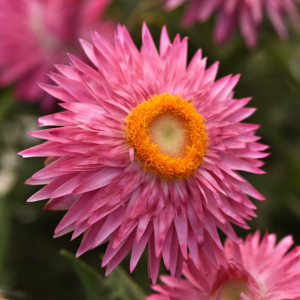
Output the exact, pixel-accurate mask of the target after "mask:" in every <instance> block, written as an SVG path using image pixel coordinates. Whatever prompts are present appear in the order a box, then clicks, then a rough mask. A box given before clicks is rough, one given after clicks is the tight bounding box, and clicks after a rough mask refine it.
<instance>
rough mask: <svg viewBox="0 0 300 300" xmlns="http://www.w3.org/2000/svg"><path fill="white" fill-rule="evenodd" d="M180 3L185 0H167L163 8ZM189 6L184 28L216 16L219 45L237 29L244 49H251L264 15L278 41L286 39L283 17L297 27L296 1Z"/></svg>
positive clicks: (193, 2)
mask: <svg viewBox="0 0 300 300" xmlns="http://www.w3.org/2000/svg"><path fill="white" fill-rule="evenodd" d="M183 2H186V0H166V8H167V9H173V8H175V7H176V6H178V5H180V4H181V3H183ZM188 2H189V6H188V8H187V11H186V13H185V16H184V20H183V22H184V24H185V25H191V24H192V23H194V22H205V21H206V20H207V19H208V18H209V17H210V16H211V15H212V14H213V13H216V14H217V16H216V24H215V30H214V39H215V40H216V41H217V42H219V43H223V42H227V41H228V40H229V39H230V37H231V36H232V34H233V33H234V31H235V28H236V27H237V26H239V28H240V31H241V34H242V35H243V37H244V38H245V40H246V44H247V46H248V47H249V48H254V47H255V46H256V43H257V35H258V30H259V27H260V25H261V23H262V21H263V14H264V12H266V13H267V15H268V16H269V18H270V20H271V23H272V24H273V26H274V28H275V30H276V32H277V34H278V35H279V37H280V38H281V39H286V38H287V37H288V32H287V30H286V26H285V17H288V18H289V19H291V21H292V22H293V23H294V25H295V26H296V25H298V23H299V15H298V10H297V7H296V2H299V0H190V1H188Z"/></svg>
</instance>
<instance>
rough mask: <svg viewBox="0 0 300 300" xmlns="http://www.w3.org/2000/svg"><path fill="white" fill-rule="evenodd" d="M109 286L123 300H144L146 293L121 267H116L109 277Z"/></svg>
mask: <svg viewBox="0 0 300 300" xmlns="http://www.w3.org/2000/svg"><path fill="white" fill-rule="evenodd" d="M106 280H107V284H108V285H109V286H110V287H111V288H112V289H113V290H114V291H115V294H116V296H117V297H118V298H119V299H122V300H144V299H145V297H146V294H145V292H144V291H143V290H142V289H141V288H140V286H139V285H138V284H137V283H136V282H135V281H134V280H133V279H132V278H131V277H130V275H129V274H127V273H126V272H125V271H124V270H123V269H122V268H121V267H116V268H115V269H114V271H113V272H111V273H110V274H109V275H108V276H107V277H106Z"/></svg>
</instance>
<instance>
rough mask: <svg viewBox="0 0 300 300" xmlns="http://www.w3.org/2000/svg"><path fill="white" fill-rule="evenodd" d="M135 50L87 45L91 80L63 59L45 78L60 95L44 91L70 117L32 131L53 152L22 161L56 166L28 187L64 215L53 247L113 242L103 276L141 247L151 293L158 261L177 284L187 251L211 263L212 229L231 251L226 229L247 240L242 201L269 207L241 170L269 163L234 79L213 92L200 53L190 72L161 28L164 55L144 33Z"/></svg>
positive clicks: (38, 151)
mask: <svg viewBox="0 0 300 300" xmlns="http://www.w3.org/2000/svg"><path fill="white" fill-rule="evenodd" d="M142 42H143V44H142V48H141V51H139V50H138V49H137V48H136V47H135V45H134V43H133V41H132V39H131V37H130V35H129V33H128V32H127V30H126V28H125V27H122V26H120V25H119V26H118V29H117V33H116V35H115V45H114V46H113V45H111V44H110V43H108V42H107V41H106V40H105V39H103V38H102V37H101V36H100V35H99V34H97V33H95V34H93V43H94V45H91V44H89V43H87V42H83V47H84V50H85V52H86V53H87V55H88V56H89V58H90V59H91V61H92V62H93V63H94V64H95V66H96V67H97V70H95V69H92V68H90V67H88V66H87V65H85V64H84V63H82V62H81V61H80V60H78V59H77V58H76V57H74V56H72V55H70V59H71V61H72V65H71V66H70V67H67V66H65V67H59V70H60V72H61V74H62V75H59V74H55V73H51V75H50V77H51V79H52V80H54V81H55V82H56V83H57V84H58V86H50V85H45V84H43V85H42V87H43V88H44V89H45V90H46V91H47V92H48V93H50V94H51V95H53V96H55V97H57V98H59V99H61V100H62V101H63V102H65V103H63V104H61V106H62V107H63V108H65V109H66V110H65V111H64V112H60V113H57V114H54V115H50V116H46V117H42V118H40V119H39V124H40V125H42V126H60V127H58V128H52V129H46V130H42V131H37V132H33V133H31V135H32V136H35V137H39V138H43V139H46V140H48V141H46V142H45V143H44V144H42V145H39V146H36V147H33V148H31V149H28V150H25V151H23V152H21V154H22V155H23V156H24V157H30V156H50V157H52V158H51V159H50V160H49V161H48V162H47V166H46V167H45V168H44V169H43V170H41V171H39V172H37V173H36V174H35V175H33V176H32V178H30V179H29V180H28V181H27V184H47V185H46V186H45V187H44V188H42V189H41V190H40V191H39V192H37V193H36V194H35V195H33V196H32V197H31V198H30V199H29V201H30V202H32V201H38V200H42V199H47V198H51V200H50V201H49V202H48V203H47V204H46V207H45V209H48V210H68V212H67V214H66V215H65V217H64V218H63V219H62V221H61V222H60V224H59V225H58V227H57V228H56V230H55V236H60V235H63V234H65V233H67V232H70V231H73V230H74V233H73V237H72V238H75V237H77V236H78V235H80V234H81V233H83V232H85V235H84V239H83V241H82V243H81V246H80V248H79V250H78V253H77V255H81V254H82V253H84V252H85V251H87V250H90V249H92V248H94V247H97V246H98V245H100V244H103V243H105V242H106V241H109V244H108V247H107V250H106V253H105V256H104V259H103V263H102V265H103V266H105V265H108V267H107V273H109V272H110V271H111V270H112V269H113V268H114V267H115V266H117V265H118V264H119V263H120V261H121V260H122V259H123V258H124V257H125V255H126V254H127V253H128V252H129V251H130V250H132V254H131V262H130V270H131V271H132V270H133V269H134V268H135V266H136V264H137V262H138V260H139V258H140V256H141V254H142V252H143V251H144V249H145V247H146V245H147V244H148V256H149V266H150V269H149V271H150V276H151V278H152V280H153V282H155V280H156V278H157V274H158V268H159V264H160V261H161V258H163V260H164V263H165V266H166V267H167V269H170V272H171V274H172V276H175V275H177V276H178V277H179V276H180V274H181V270H182V264H183V259H184V258H185V259H187V257H188V256H187V255H188V254H187V253H188V249H189V251H190V253H191V255H192V257H193V259H194V262H195V264H196V265H199V260H198V250H199V251H200V252H201V253H206V254H207V255H208V257H209V258H210V259H211V260H212V261H213V262H216V255H220V253H221V252H222V251H223V246H222V243H221V241H220V239H219V235H218V232H217V227H219V228H220V229H221V230H222V231H224V232H225V233H226V234H227V235H228V236H230V237H231V238H232V239H233V240H235V241H237V237H236V235H235V233H234V231H233V229H232V227H231V225H230V222H232V223H234V224H236V225H238V226H241V227H243V228H249V227H248V226H247V224H246V223H245V221H244V219H248V220H250V219H251V217H252V216H255V213H254V212H253V209H254V208H255V206H254V205H253V204H252V202H251V201H250V200H249V199H248V197H247V196H246V194H248V195H250V196H252V197H254V198H257V199H259V200H264V198H263V196H261V195H260V194H259V193H258V192H257V191H256V190H255V189H254V188H253V187H252V186H251V185H250V184H249V183H248V182H247V181H246V180H245V179H244V178H243V177H242V176H240V175H239V174H238V173H237V172H236V170H243V171H247V172H252V173H257V174H262V173H264V172H263V171H261V170H260V169H259V167H260V166H262V165H263V163H262V162H261V161H259V160H257V159H258V158H262V157H265V156H267V155H268V154H267V153H261V151H262V150H265V149H266V148H267V146H265V145H262V144H260V143H258V142H257V140H259V137H256V136H255V134H254V131H255V130H256V129H257V128H258V127H259V126H258V125H253V124H247V123H240V121H241V120H243V119H245V118H247V117H248V116H250V115H251V114H252V113H253V112H254V111H255V109H253V108H245V107H244V106H245V105H246V104H247V103H248V102H249V101H250V98H245V99H241V100H236V99H233V88H234V86H235V85H236V84H237V82H238V80H239V76H238V75H237V76H231V75H229V76H226V77H224V78H221V79H219V80H217V81H215V78H216V74H217V69H218V63H215V64H213V65H212V66H210V67H209V68H208V69H206V58H202V57H201V50H199V51H197V52H196V54H195V56H194V57H193V59H192V60H191V62H190V64H189V65H188V67H187V66H186V62H187V39H186V38H184V39H183V40H182V41H181V40H180V37H179V35H177V36H176V37H175V39H174V42H173V44H172V43H171V42H170V40H169V37H168V34H167V31H166V29H165V28H163V30H162V34H161V41H160V51H159V53H158V52H157V50H156V47H155V44H154V42H153V40H152V37H151V34H150V32H149V30H148V28H147V27H146V25H144V26H143V32H142ZM179 95H180V96H179Z"/></svg>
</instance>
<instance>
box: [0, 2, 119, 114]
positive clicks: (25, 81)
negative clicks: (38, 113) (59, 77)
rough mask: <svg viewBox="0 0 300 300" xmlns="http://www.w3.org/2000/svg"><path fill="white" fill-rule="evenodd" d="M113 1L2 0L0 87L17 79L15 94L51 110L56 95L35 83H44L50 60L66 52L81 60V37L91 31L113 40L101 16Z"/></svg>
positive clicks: (60, 61) (109, 25)
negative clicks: (48, 92)
mask: <svg viewBox="0 0 300 300" xmlns="http://www.w3.org/2000/svg"><path fill="white" fill-rule="evenodd" d="M110 2H111V0H87V1H86V0H51V1H48V0H9V1H7V0H0V24H1V26H0V40H1V43H0V85H1V86H6V85H8V84H12V83H16V84H17V89H16V97H17V98H18V99H21V100H27V101H30V102H36V101H39V100H43V102H42V108H44V109H46V110H50V109H51V108H53V105H54V104H55V101H54V98H52V97H50V96H49V95H47V94H46V93H44V92H43V91H42V90H41V89H40V88H39V87H38V86H37V82H48V81H49V79H48V78H47V72H49V71H51V70H53V64H54V63H55V64H65V63H67V56H66V51H71V52H72V53H77V55H80V56H81V57H82V58H84V55H82V54H83V53H82V51H81V48H80V43H79V38H85V39H88V38H89V37H90V34H91V30H97V31H99V32H101V33H102V34H103V35H104V36H106V37H107V38H110V39H111V40H112V37H113V32H114V28H115V26H114V24H113V23H112V22H111V21H102V20H101V17H102V16H103V14H104V11H105V9H106V8H107V6H108V5H109V3H110Z"/></svg>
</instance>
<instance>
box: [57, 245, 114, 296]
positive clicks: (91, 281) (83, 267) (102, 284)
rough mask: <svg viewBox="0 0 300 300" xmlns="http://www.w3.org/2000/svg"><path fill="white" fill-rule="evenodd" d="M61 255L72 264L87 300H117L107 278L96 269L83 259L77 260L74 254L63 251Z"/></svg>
mask: <svg viewBox="0 0 300 300" xmlns="http://www.w3.org/2000/svg"><path fill="white" fill-rule="evenodd" d="M60 254H61V255H63V256H64V257H65V258H66V259H67V260H68V261H69V262H70V263H71V264H72V267H73V268H74V270H75V272H76V274H77V276H78V277H79V279H80V281H81V283H82V284H83V286H84V289H85V292H86V296H87V300H112V299H117V298H115V297H114V296H113V295H112V294H113V293H112V291H111V288H110V287H109V286H108V285H107V283H106V280H105V278H104V277H103V276H102V275H101V274H99V273H98V272H97V271H96V270H95V269H93V268H92V267H90V266H89V265H88V264H86V263H85V262H83V261H82V260H81V259H78V258H75V256H74V254H73V253H71V252H69V251H67V250H61V251H60Z"/></svg>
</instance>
